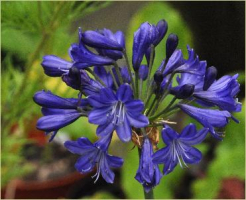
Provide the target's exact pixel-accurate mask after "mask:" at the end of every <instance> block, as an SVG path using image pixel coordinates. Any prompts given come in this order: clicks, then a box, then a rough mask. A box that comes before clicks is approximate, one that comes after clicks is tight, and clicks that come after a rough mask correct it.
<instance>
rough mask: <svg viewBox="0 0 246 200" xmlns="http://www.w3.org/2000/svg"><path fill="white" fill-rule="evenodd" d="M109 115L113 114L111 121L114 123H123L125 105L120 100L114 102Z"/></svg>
mask: <svg viewBox="0 0 246 200" xmlns="http://www.w3.org/2000/svg"><path fill="white" fill-rule="evenodd" d="M110 115H111V116H112V115H113V121H112V123H113V124H115V125H120V124H122V123H124V119H125V106H124V104H123V103H122V102H121V101H118V102H116V103H115V104H114V105H113V108H112V110H111V112H110Z"/></svg>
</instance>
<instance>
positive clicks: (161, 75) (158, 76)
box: [154, 71, 164, 85]
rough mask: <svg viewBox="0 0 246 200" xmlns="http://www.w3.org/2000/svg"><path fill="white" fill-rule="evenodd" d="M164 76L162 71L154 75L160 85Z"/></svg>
mask: <svg viewBox="0 0 246 200" xmlns="http://www.w3.org/2000/svg"><path fill="white" fill-rule="evenodd" d="M163 78H164V77H163V74H162V73H161V72H160V71H157V72H156V73H155V75H154V80H155V82H156V83H157V84H158V85H159V84H160V83H161V82H162V81H163Z"/></svg>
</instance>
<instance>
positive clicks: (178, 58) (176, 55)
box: [160, 50, 184, 76]
mask: <svg viewBox="0 0 246 200" xmlns="http://www.w3.org/2000/svg"><path fill="white" fill-rule="evenodd" d="M164 63H165V60H164V61H163V62H162V63H161V66H160V69H161V68H162V67H164V66H163V65H164ZM183 64H184V59H183V54H182V51H181V50H175V51H174V52H173V54H172V55H171V57H170V58H169V59H168V62H167V64H166V67H165V69H164V72H163V75H164V76H167V75H168V74H171V73H172V72H173V71H174V70H175V69H176V68H178V67H180V66H182V65H183Z"/></svg>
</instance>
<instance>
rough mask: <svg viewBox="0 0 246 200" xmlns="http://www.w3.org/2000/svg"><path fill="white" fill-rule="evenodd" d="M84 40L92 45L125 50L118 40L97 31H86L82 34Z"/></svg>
mask: <svg viewBox="0 0 246 200" xmlns="http://www.w3.org/2000/svg"><path fill="white" fill-rule="evenodd" d="M82 41H83V42H84V43H85V44H86V45H88V46H90V47H95V48H102V49H112V50H121V51H122V50H123V48H122V46H121V45H120V44H119V43H118V42H117V41H115V40H113V39H111V38H109V37H107V36H105V35H102V34H100V33H98V32H96V31H85V32H84V33H83V34H82Z"/></svg>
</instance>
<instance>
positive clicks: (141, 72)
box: [138, 65, 149, 80]
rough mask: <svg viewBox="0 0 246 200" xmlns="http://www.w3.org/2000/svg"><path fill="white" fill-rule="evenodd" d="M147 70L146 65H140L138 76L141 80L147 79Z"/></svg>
mask: <svg viewBox="0 0 246 200" xmlns="http://www.w3.org/2000/svg"><path fill="white" fill-rule="evenodd" d="M148 73H149V68H148V66H147V65H140V67H139V71H138V76H139V78H140V79H142V80H146V79H147V78H148Z"/></svg>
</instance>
